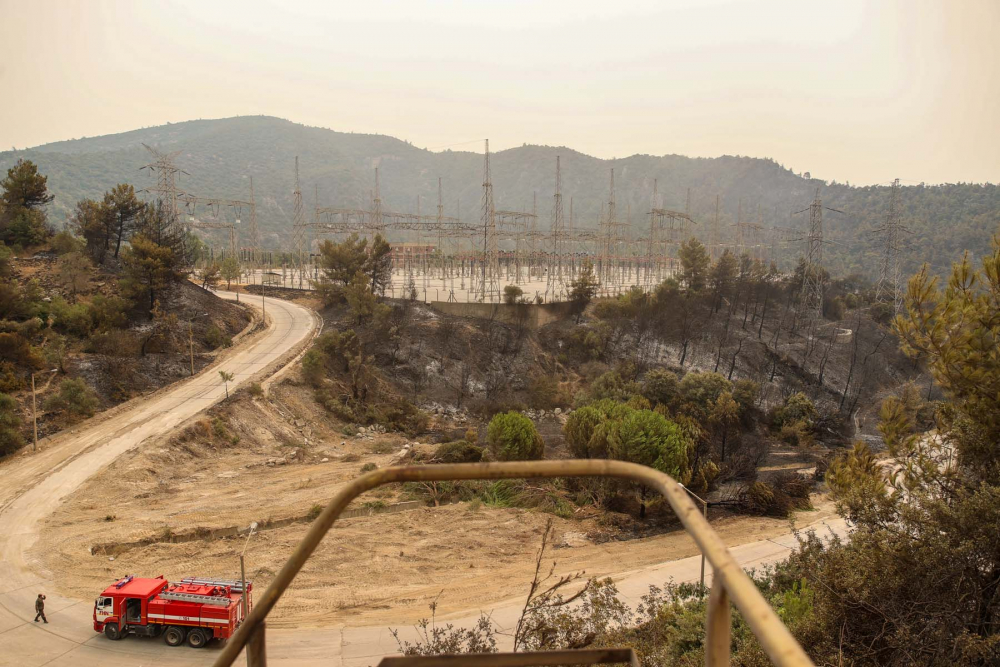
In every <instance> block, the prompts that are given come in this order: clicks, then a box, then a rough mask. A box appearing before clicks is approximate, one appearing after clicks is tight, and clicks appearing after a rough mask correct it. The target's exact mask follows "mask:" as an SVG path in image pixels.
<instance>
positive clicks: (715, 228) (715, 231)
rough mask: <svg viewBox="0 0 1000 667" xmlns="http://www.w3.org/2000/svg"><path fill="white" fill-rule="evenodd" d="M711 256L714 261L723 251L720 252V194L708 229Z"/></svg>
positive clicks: (716, 196)
mask: <svg viewBox="0 0 1000 667" xmlns="http://www.w3.org/2000/svg"><path fill="white" fill-rule="evenodd" d="M708 245H709V248H710V250H709V256H710V257H711V258H712V261H713V262H714V261H715V260H716V259H718V256H719V255H721V254H722V253H720V252H719V195H715V217H714V218H713V219H712V227H711V228H710V229H709V230H708Z"/></svg>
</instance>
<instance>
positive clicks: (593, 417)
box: [563, 400, 630, 459]
mask: <svg viewBox="0 0 1000 667" xmlns="http://www.w3.org/2000/svg"><path fill="white" fill-rule="evenodd" d="M629 410H630V408H629V407H628V406H627V405H625V404H624V403H619V402H617V401H611V400H603V401H597V402H596V403H591V404H590V405H588V406H586V407H582V408H579V409H577V410H574V411H573V412H572V413H571V414H570V416H569V418H568V419H567V420H566V424H565V425H564V426H563V435H564V436H565V437H566V442H567V443H568V444H569V447H570V451H572V452H573V456H575V457H576V458H580V459H589V458H607V456H608V451H607V438H605V437H603V435H601V436H600V437H597V438H595V437H594V436H595V434H597V431H598V429H599V428H600V427H601V426H602V425H603V424H604V423H605V422H607V421H609V420H617V419H621V418H622V417H624V416H625V415H626V414H627V413H628V412H629Z"/></svg>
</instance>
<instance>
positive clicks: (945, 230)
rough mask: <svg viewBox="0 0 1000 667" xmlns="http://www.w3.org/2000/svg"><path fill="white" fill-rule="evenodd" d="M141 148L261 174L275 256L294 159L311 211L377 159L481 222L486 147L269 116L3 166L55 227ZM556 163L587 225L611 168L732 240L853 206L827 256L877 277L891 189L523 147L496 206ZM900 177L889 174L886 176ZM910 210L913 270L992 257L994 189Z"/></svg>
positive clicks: (154, 131)
mask: <svg viewBox="0 0 1000 667" xmlns="http://www.w3.org/2000/svg"><path fill="white" fill-rule="evenodd" d="M142 143H146V144H149V145H152V146H156V147H158V148H160V149H161V150H163V151H166V152H171V151H181V154H180V156H179V157H178V158H177V164H178V166H180V167H181V168H183V169H184V170H185V172H186V174H183V175H182V176H181V179H180V187H181V188H183V189H185V190H187V191H189V192H191V193H193V194H198V195H202V196H217V197H233V198H235V197H239V198H243V199H245V198H246V197H247V196H248V194H249V177H253V179H254V186H255V190H256V194H257V197H258V201H260V202H261V206H260V208H259V219H260V225H261V228H262V230H263V233H262V242H263V243H264V245H265V246H266V247H270V248H273V249H278V248H281V247H282V245H283V243H284V242H285V240H286V239H287V238H288V234H287V232H286V231H285V230H287V228H288V227H289V225H290V224H291V211H292V202H291V192H292V183H293V170H292V166H293V161H294V158H295V156H296V155H298V156H299V158H300V169H301V184H302V189H303V192H304V193H305V196H306V208H307V211H308V210H309V209H310V208H311V207H312V202H313V199H314V192H315V191H316V190H318V196H319V202H320V203H321V204H323V205H329V206H347V207H357V206H362V205H363V203H364V202H366V201H368V199H369V197H370V194H369V193H370V190H371V187H372V181H373V177H372V169H373V167H375V166H377V165H380V166H381V175H382V195H383V201H384V206H385V207H387V208H390V209H394V210H400V211H415V210H416V208H417V199H418V197H420V198H421V202H422V204H421V206H422V210H423V212H425V213H426V212H430V211H433V210H435V209H434V207H435V206H436V204H437V179H438V177H441V178H442V179H443V188H444V204H445V209H446V214H447V215H455V214H456V211H457V209H458V208H459V206H460V211H459V212H460V213H461V217H463V219H466V220H474V219H475V218H477V217H478V211H479V202H480V194H481V183H482V155H481V154H480V153H472V152H466V151H450V150H446V151H443V152H431V151H427V150H423V149H420V148H417V147H415V146H413V145H411V144H409V143H406V142H404V141H400V140H398V139H394V138H392V137H387V136H381V135H364V134H347V133H341V132H334V131H332V130H327V129H322V128H314V127H306V126H304V125H299V124H296V123H292V122H289V121H286V120H281V119H278V118H271V117H260V116H258V117H237V118H228V119H222V120H197V121H189V122H185V123H178V124H173V125H165V126H160V127H153V128H145V129H141V130H134V131H132V132H126V133H122V134H117V135H109V136H104V137H93V138H86V139H77V140H71V141H62V142H56V143H52V144H46V145H44V146H39V147H36V148H32V149H28V150H22V151H16V152H15V151H6V152H0V168H2V169H7V168H8V167H9V166H10V165H11V164H13V163H14V162H15V161H16V160H17V159H18V158H25V159H30V160H32V161H34V162H36V163H37V164H38V165H39V169H40V170H41V172H42V173H44V174H47V175H48V177H49V183H48V184H49V188H50V190H51V191H52V192H53V193H54V194H55V196H56V199H55V201H54V202H53V203H52V205H51V208H50V219H51V220H52V221H53V222H54V223H55V224H57V225H58V224H62V223H63V222H64V221H65V219H66V218H67V216H68V215H69V212H70V211H71V210H72V208H73V206H74V204H75V202H76V201H77V200H79V199H81V198H83V197H98V196H99V195H101V194H102V193H103V192H104V191H105V190H107V189H109V188H111V187H112V186H114V185H115V184H116V183H118V182H123V181H124V182H130V183H133V184H135V185H136V187H137V188H141V187H146V186H148V185H151V184H152V183H153V176H152V175H150V174H149V172H140V171H139V170H140V168H141V167H142V166H143V165H144V164H146V163H148V162H149V154H148V153H147V152H146V150H145V149H144V148H143V147H142ZM476 150H480V149H479V148H478V147H477V148H476ZM556 155H560V156H561V157H562V164H563V192H564V195H565V197H566V199H567V200H568V199H569V198H570V197H572V198H573V206H574V212H575V218H576V225H577V226H578V227H588V226H590V227H593V226H596V224H597V218H598V215H599V212H600V208H601V202H602V201H606V199H607V191H608V170H609V169H610V168H612V167H613V168H614V169H615V173H616V182H617V190H618V207H619V211H620V212H621V214H622V217H624V216H626V215H627V214H628V212H629V210H631V218H632V220H633V221H635V222H636V223H637V224H638V223H639V222H640V220H641V219H642V218H643V217H644V215H643V212H644V211H645V210H647V209H648V208H649V202H650V200H651V195H652V188H653V181H654V179H656V180H657V181H658V189H659V193H660V195H661V200H662V204H663V206H665V207H668V208H675V209H683V208H684V206H685V198H686V192H687V189H688V188H690V189H691V211H692V214H693V216H694V217H695V219H696V220H698V221H699V222H703V223H707V222H708V221H709V220H711V218H712V216H713V215H714V210H715V196H716V195H717V194H718V195H720V197H721V209H722V210H721V219H722V222H721V228H722V230H723V234H724V235H725V234H727V233H731V230H732V227H731V225H732V223H733V222H734V221H735V219H736V216H737V209H738V207H739V203H740V200H741V199H742V201H743V210H744V215H745V217H747V218H748V219H754V218H756V215H757V207H758V205H759V206H760V209H761V211H762V217H763V222H764V224H765V225H772V224H778V225H781V226H785V227H794V228H800V229H801V228H804V226H805V225H806V223H807V220H806V216H805V215H798V216H791V213H792V212H793V211H797V210H800V209H802V208H805V207H806V206H807V205H808V203H809V201H810V200H811V199H812V197H813V194H814V192H815V190H816V188H819V189H820V196H821V197H822V198H823V200H824V203H826V204H827V205H829V206H831V207H834V208H837V209H840V210H843V211H844V212H845V213H844V215H839V214H834V213H831V214H829V215H828V216H827V217H826V221H825V222H826V231H827V238H829V239H830V240H832V241H835V242H837V244H836V245H834V244H831V245H830V246H829V247H828V248H827V249H826V250H825V257H826V260H827V261H826V263H827V265H828V266H829V267H830V269H831V270H832V271H833V272H834V273H846V272H855V271H857V272H861V273H864V274H866V275H869V276H871V275H872V273H873V271H874V270H875V267H876V266H877V260H876V253H875V252H874V251H872V250H870V249H869V248H868V247H867V246H868V244H869V240H870V239H871V230H872V229H873V228H874V227H877V226H878V225H879V224H880V221H881V219H882V217H883V216H884V214H885V209H886V206H887V202H888V192H889V190H888V187H887V186H872V187H862V188H857V187H851V186H849V185H846V184H838V183H831V184H827V183H825V182H823V181H820V180H817V179H809V178H805V177H804V176H800V175H797V174H795V173H794V172H793V171H792V170H790V169H787V168H785V167H783V166H781V165H779V164H777V163H776V162H774V161H773V160H770V159H759V158H748V157H739V156H736V157H734V156H722V157H718V158H688V157H683V156H679V155H666V156H662V157H657V156H650V155H634V156H631V157H627V158H622V159H615V160H601V159H597V158H593V157H590V156H587V155H583V154H581V153H578V152H575V151H572V150H570V149H567V148H555V147H547V146H523V147H521V148H514V149H510V150H506V151H501V152H499V153H496V154H495V155H494V156H493V159H492V169H493V182H494V187H495V197H496V204H497V207H498V208H506V209H520V210H530V209H531V206H532V193H533V192H534V193H537V197H538V212H539V215H540V221H541V224H542V225H543V226H544V225H545V224H547V221H548V217H549V213H550V209H551V201H552V200H551V196H552V191H553V188H554V180H555V173H554V172H555V157H556ZM892 176H893V175H892V174H886V180H887V181H888V180H889V179H890V178H891V177H892ZM902 203H903V209H904V221H905V224H906V225H907V227H908V228H909V229H910V230H911V231H912V232H913V233H912V234H911V235H910V236H909V237H908V247H907V249H906V251H905V265H904V267H903V271H904V273H910V272H912V271H913V270H914V269H915V268H916V267H917V266H919V264H920V263H921V262H924V261H926V262H929V263H930V264H931V265H932V267H933V268H934V269H935V271H938V272H942V271H944V270H945V269H947V268H948V266H949V265H950V263H951V262H952V261H954V260H955V259H956V258H958V257H959V256H960V255H961V253H962V251H963V250H964V249H966V248H968V249H971V251H972V252H973V253H974V254H981V253H983V252H984V251H985V250H986V249H987V247H988V244H989V239H990V237H991V235H992V234H993V233H994V232H995V231H996V230H997V227H998V224H1000V191H998V188H997V187H996V186H995V185H975V184H946V185H939V186H926V185H923V184H921V185H905V184H904V187H903V190H902ZM567 213H568V206H567Z"/></svg>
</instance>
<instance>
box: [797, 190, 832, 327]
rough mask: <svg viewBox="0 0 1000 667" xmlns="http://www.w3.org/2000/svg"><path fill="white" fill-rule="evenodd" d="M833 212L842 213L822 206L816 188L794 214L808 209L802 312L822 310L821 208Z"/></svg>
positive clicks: (811, 312)
mask: <svg viewBox="0 0 1000 667" xmlns="http://www.w3.org/2000/svg"><path fill="white" fill-rule="evenodd" d="M824 208H825V209H826V210H828V211H833V212H834V213H843V211H838V210H837V209H835V208H830V207H829V206H823V202H822V201H820V198H819V188H816V198H815V199H814V200H813V202H812V203H811V204H810V205H809V208H804V209H802V210H801V211H796V213H795V214H794V215H797V214H799V213H804V212H805V211H809V236H808V237H806V241H807V243H808V249H807V251H806V265H805V270H804V271H803V276H802V296H801V298H800V299H799V308H800V309H801V311H802V312H803V313H804V314H807V315H809V316H811V317H819V316H820V315H821V314H822V311H823V209H824Z"/></svg>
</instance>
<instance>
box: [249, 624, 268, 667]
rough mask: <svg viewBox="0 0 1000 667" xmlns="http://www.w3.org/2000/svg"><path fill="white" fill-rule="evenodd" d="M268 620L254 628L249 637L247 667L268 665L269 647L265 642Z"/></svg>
mask: <svg viewBox="0 0 1000 667" xmlns="http://www.w3.org/2000/svg"><path fill="white" fill-rule="evenodd" d="M265 626H266V622H265V621H261V622H260V625H258V626H257V627H256V628H254V630H253V632H251V633H250V637H249V638H248V639H247V667H267V647H266V646H265V644H264V633H265V631H266V629H265Z"/></svg>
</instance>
